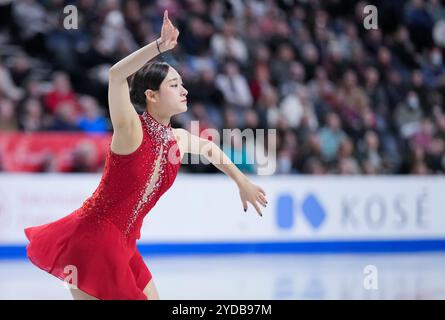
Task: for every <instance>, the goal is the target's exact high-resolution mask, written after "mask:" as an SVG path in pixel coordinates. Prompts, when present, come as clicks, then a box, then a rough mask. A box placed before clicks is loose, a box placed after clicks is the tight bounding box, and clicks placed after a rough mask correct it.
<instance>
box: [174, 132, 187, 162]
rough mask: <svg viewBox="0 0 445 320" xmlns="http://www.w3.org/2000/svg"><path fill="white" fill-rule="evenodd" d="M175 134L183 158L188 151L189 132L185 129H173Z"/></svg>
mask: <svg viewBox="0 0 445 320" xmlns="http://www.w3.org/2000/svg"><path fill="white" fill-rule="evenodd" d="M172 130H173V134H174V135H175V139H176V141H177V143H178V148H179V152H180V154H181V158H182V156H183V155H184V153H186V152H187V150H188V144H187V141H188V136H189V132H188V131H187V130H185V129H183V128H172Z"/></svg>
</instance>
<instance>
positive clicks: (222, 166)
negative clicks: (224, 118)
mask: <svg viewBox="0 0 445 320" xmlns="http://www.w3.org/2000/svg"><path fill="white" fill-rule="evenodd" d="M175 133H176V134H177V136H178V138H179V140H178V143H179V144H180V148H181V149H182V150H183V153H192V154H200V155H203V156H204V157H206V159H207V160H208V161H209V162H210V163H212V164H213V165H214V166H215V167H217V168H218V169H219V170H220V171H222V172H224V173H225V174H226V175H228V176H229V177H231V178H232V179H233V181H235V183H236V184H237V186H238V188H239V193H240V198H241V202H242V204H243V208H244V211H246V210H247V202H250V203H251V204H252V205H253V206H254V208H255V209H256V211H257V212H258V214H259V215H260V216H262V215H263V214H262V212H261V209H260V206H259V205H258V203H259V204H260V205H262V206H264V207H266V205H267V198H266V193H265V192H264V190H263V189H262V188H261V187H259V186H257V185H255V184H253V183H251V182H250V180H249V179H248V177H247V176H246V175H245V174H244V173H242V172H241V171H240V170H239V169H238V167H237V166H236V165H235V164H234V163H233V162H232V161H231V160H230V159H229V157H227V155H226V154H225V153H224V152H223V151H222V150H221V149H220V148H219V147H218V146H217V145H216V144H215V143H214V142H213V141H209V140H207V139H203V138H201V137H198V136H195V135H193V134H191V133H190V132H188V131H187V130H185V129H182V128H178V129H175ZM257 202H258V203H257Z"/></svg>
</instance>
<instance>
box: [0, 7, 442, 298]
mask: <svg viewBox="0 0 445 320" xmlns="http://www.w3.org/2000/svg"><path fill="white" fill-rule="evenodd" d="M67 5H74V6H75V8H76V9H77V15H78V25H77V29H66V28H65V27H64V20H65V19H66V17H67V16H68V15H69V12H68V11H65V12H64V8H65V7H66V6H67ZM366 5H374V6H375V7H376V8H377V10H378V28H377V29H370V30H367V29H366V28H365V27H364V24H363V21H364V19H365V17H366V16H367V14H365V13H364V8H365V6H366ZM165 9H167V10H168V11H169V17H170V19H171V20H172V22H173V23H174V24H175V25H176V26H177V27H178V29H179V30H180V36H179V42H178V45H177V47H176V48H175V49H174V50H173V51H172V52H168V53H165V54H163V55H162V56H160V57H157V59H158V60H162V61H166V62H168V63H170V64H171V65H172V66H174V67H175V68H176V69H177V70H178V72H179V73H180V74H181V76H182V78H183V80H184V84H185V88H186V89H187V90H188V92H189V94H188V101H189V105H188V110H187V112H185V113H183V114H180V115H176V116H175V117H173V118H172V126H173V127H183V128H186V129H188V130H190V129H191V123H192V121H195V120H197V121H199V131H200V132H203V131H204V130H206V129H209V128H213V129H216V130H218V132H220V134H221V136H222V130H223V129H235V128H239V129H241V130H244V129H249V128H250V129H254V130H255V129H266V130H267V129H276V143H273V144H269V143H267V140H266V143H265V144H264V146H261V148H263V149H264V150H265V151H266V153H267V151H268V150H271V148H273V149H274V150H276V157H270V158H268V161H269V162H271V163H272V164H273V166H274V167H275V168H276V170H275V171H274V173H273V174H272V175H270V176H258V175H256V174H257V173H258V163H257V160H258V158H257V157H256V155H255V154H251V153H250V151H249V150H250V149H249V148H248V146H247V145H246V144H243V143H239V141H240V140H238V139H235V141H234V142H235V143H234V144H233V145H232V146H231V148H230V150H227V149H224V151H225V152H226V153H227V154H228V155H229V156H230V157H231V158H232V160H233V159H234V158H236V157H238V156H241V157H239V158H240V159H242V161H241V163H238V164H237V166H238V167H239V168H240V170H242V171H243V172H244V173H246V174H247V175H249V176H250V177H251V178H252V179H253V181H254V182H256V183H257V184H259V185H261V186H262V187H263V188H264V189H265V190H266V193H267V194H268V199H269V206H268V208H265V209H264V210H263V213H264V216H263V218H261V219H259V217H258V216H257V215H256V214H255V213H254V211H253V209H252V208H250V209H249V210H248V212H247V214H244V213H243V212H242V206H241V202H240V201H239V196H238V192H237V189H235V186H234V185H233V184H232V183H231V181H230V180H229V178H227V177H224V175H223V174H222V173H221V172H219V171H218V170H217V169H216V168H215V167H214V166H212V165H207V164H203V163H198V164H187V163H184V164H183V165H182V166H181V169H180V173H179V175H178V178H177V182H176V183H175V185H174V186H173V187H172V189H171V190H170V191H169V192H168V193H167V194H166V195H165V196H164V197H163V198H162V199H161V200H160V201H159V203H158V205H157V206H156V207H155V208H154V209H153V210H152V212H150V214H149V216H148V217H146V223H145V225H144V228H143V233H144V234H143V235H142V238H141V240H140V243H139V248H140V251H141V253H143V254H144V255H145V257H146V259H147V261H146V262H147V265H148V266H149V268H150V270H152V273H153V275H154V278H155V279H156V280H157V279H159V280H157V282H156V283H157V286H158V290H159V292H160V296H161V298H165V299H168V298H174V299H176V298H179V299H180V298H184V299H186V298H196V299H201V298H202V299H206V298H218V299H221V298H222V299H224V298H228V299H238V298H243V299H262V298H265V299H329V298H334V299H349V298H352V299H404V298H411V299H428V298H440V299H443V298H445V280H444V279H445V277H443V271H442V270H444V267H445V255H444V254H443V252H444V251H445V217H444V213H443V209H442V208H443V207H442V203H441V199H442V198H443V190H445V180H444V179H443V176H442V175H443V173H444V170H445V100H444V98H445V65H444V51H445V2H444V1H439V0H428V1H427V0H411V1H407V0H391V1H383V0H382V1H353V0H346V1H339V0H326V1H321V0H279V1H271V0H269V1H267V0H265V1H261V0H225V1H216V0H213V1H212V0H206V1H205V0H189V1H187V0H184V1H141V0H140V1H137V0H129V1H120V0H80V1H64V0H53V1H50V0H46V1H45V0H41V1H38V0H17V1H8V0H3V1H0V280H1V281H0V299H22V298H23V299H39V298H41V299H65V298H67V299H69V298H70V295H69V293H68V291H67V290H66V289H65V288H64V287H63V285H61V284H60V281H58V280H57V279H52V278H51V276H49V275H47V274H45V273H44V272H42V271H41V270H38V269H36V268H35V267H34V266H32V265H31V264H30V262H29V261H27V260H26V259H25V258H26V256H25V245H26V241H25V240H26V239H25V236H24V234H23V228H24V227H26V226H30V225H36V224H44V223H47V222H49V221H52V220H55V219H57V218H59V217H62V216H64V215H66V214H68V213H69V212H71V211H72V210H74V209H76V208H78V207H79V206H80V205H81V204H82V202H83V201H84V200H85V199H86V198H87V197H88V196H89V195H91V194H92V192H93V191H94V189H95V188H96V186H97V184H98V182H99V181H100V175H101V172H102V170H103V165H104V161H105V158H106V154H107V151H108V148H109V144H110V142H111V133H112V127H111V122H110V118H109V112H108V102H107V91H108V83H107V82H108V70H109V68H110V67H111V66H112V65H113V64H114V63H116V62H118V61H119V60H120V59H122V58H123V57H125V56H127V55H128V54H130V53H132V52H133V51H135V50H137V49H138V48H140V47H142V46H144V45H146V44H148V43H150V42H152V41H154V40H155V39H156V38H158V37H159V34H160V28H161V25H162V15H163V11H164V10H165ZM138 111H139V112H141V110H138ZM221 147H223V146H222V145H221ZM185 158H187V157H185ZM178 203H181V208H180V210H178ZM269 255H270V256H269ZM172 262H173V263H172ZM368 265H373V266H376V267H377V270H379V279H380V280H379V284H380V286H379V289H372V290H370V289H366V288H364V279H365V278H366V272H364V268H365V267H366V266H368ZM365 269H366V268H365ZM13 274H14V275H17V276H12V275H13ZM156 280H155V281H156ZM51 283H52V284H53V286H52V287H50V284H51ZM42 287H44V288H51V289H48V290H45V292H42V290H40V288H42Z"/></svg>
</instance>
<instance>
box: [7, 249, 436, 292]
mask: <svg viewBox="0 0 445 320" xmlns="http://www.w3.org/2000/svg"><path fill="white" fill-rule="evenodd" d="M144 258H145V262H146V264H147V265H148V267H149V269H150V270H151V272H152V274H153V278H154V281H155V284H156V286H157V289H158V291H159V295H160V298H161V299H192V300H195V299H211V300H213V299H296V300H301V299H445V278H444V277H443V270H444V269H445V253H415V254H401V253H388V254H375V255H373V254H309V255H308V254H287V255H283V254H251V255H250V254H238V255H229V254H223V255H179V256H178V255H177V256H172V255H168V256H167V255H164V256H163V255H156V256H152V257H148V256H145V257H144ZM367 266H372V267H373V268H374V267H375V270H376V271H377V278H376V279H377V286H378V288H375V287H374V288H368V289H365V282H366V281H365V280H366V277H367V274H366V273H365V269H366V267H367ZM110 267H112V266H110ZM0 299H61V300H65V299H71V295H70V293H69V291H68V290H67V289H66V287H65V286H64V283H63V282H61V281H60V280H58V279H56V278H55V277H53V276H51V275H49V274H47V273H45V272H44V271H42V270H40V269H38V268H37V267H35V266H34V265H32V264H31V263H30V262H29V261H28V260H26V259H22V258H19V259H12V260H6V259H3V260H0Z"/></svg>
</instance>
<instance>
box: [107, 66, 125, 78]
mask: <svg viewBox="0 0 445 320" xmlns="http://www.w3.org/2000/svg"><path fill="white" fill-rule="evenodd" d="M122 79H123V78H122V75H120V74H119V71H118V69H117V68H116V67H114V66H113V67H111V68H110V70H108V80H109V81H116V80H117V81H121V80H122Z"/></svg>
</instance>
